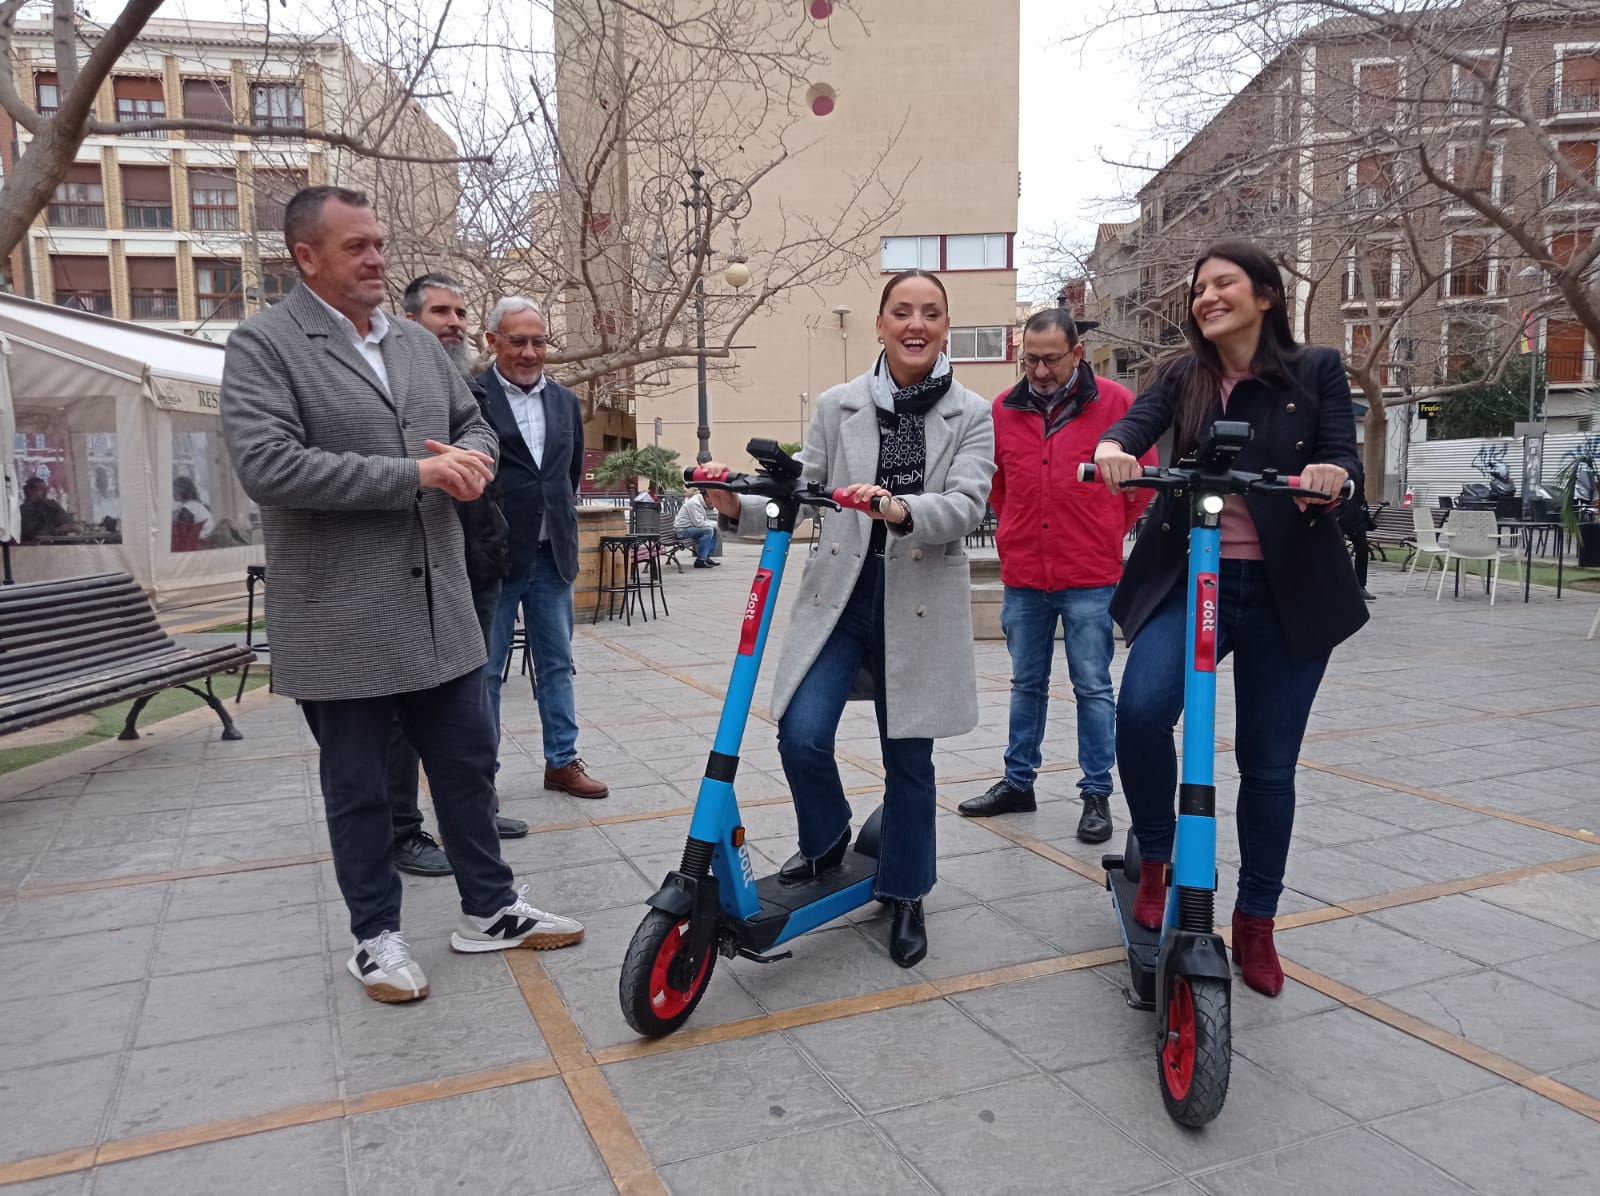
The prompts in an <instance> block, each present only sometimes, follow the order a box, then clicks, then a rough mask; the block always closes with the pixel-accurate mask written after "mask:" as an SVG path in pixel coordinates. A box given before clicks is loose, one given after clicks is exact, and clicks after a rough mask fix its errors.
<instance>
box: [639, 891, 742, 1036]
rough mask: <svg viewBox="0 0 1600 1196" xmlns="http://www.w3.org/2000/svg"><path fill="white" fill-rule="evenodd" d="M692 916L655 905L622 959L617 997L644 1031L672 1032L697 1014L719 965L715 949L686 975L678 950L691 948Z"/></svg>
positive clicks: (640, 1030)
mask: <svg viewBox="0 0 1600 1196" xmlns="http://www.w3.org/2000/svg"><path fill="white" fill-rule="evenodd" d="M688 933H689V919H688V918H679V917H675V916H673V915H672V914H669V913H667V912H666V911H664V910H659V909H653V910H651V911H650V912H649V913H648V914H646V915H645V918H644V921H643V922H640V923H639V929H638V930H636V931H634V932H633V941H632V942H631V943H629V944H628V954H627V956H626V957H625V958H624V959H623V961H622V978H621V981H620V983H619V986H618V993H617V995H618V997H619V998H620V999H621V1001H622V1016H623V1017H625V1018H627V1019H628V1025H630V1026H632V1027H633V1028H634V1029H635V1030H636V1031H638V1032H639V1033H640V1034H643V1035H645V1036H646V1037H649V1038H660V1037H661V1036H662V1035H664V1034H671V1033H672V1032H673V1031H674V1030H676V1029H677V1028H678V1027H679V1026H681V1025H683V1023H684V1022H686V1021H688V1020H689V1015H690V1014H691V1013H693V1012H694V1008H695V1006H696V1005H698V1004H699V1003H700V998H701V997H702V996H704V995H705V991H706V985H707V984H708V983H709V982H710V980H711V972H712V969H713V968H714V967H715V966H716V959H717V953H716V950H715V949H713V950H710V951H707V952H706V957H705V959H704V960H702V961H701V963H700V968H699V972H698V974H697V975H695V976H693V977H685V976H684V975H683V974H682V973H683V972H684V971H685V970H686V969H685V967H684V959H683V958H682V957H681V955H680V953H681V952H682V951H684V950H686V949H687V947H688Z"/></svg>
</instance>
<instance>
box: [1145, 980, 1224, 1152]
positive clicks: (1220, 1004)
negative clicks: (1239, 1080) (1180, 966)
mask: <svg viewBox="0 0 1600 1196" xmlns="http://www.w3.org/2000/svg"><path fill="white" fill-rule="evenodd" d="M1180 981H1182V982H1185V983H1187V984H1188V986H1189V994H1190V999H1191V1000H1192V1002H1193V1006H1194V1062H1193V1070H1192V1074H1191V1077H1190V1080H1189V1084H1188V1088H1187V1090H1186V1091H1185V1092H1184V1093H1183V1094H1182V1095H1181V1096H1174V1095H1173V1092H1172V1088H1171V1085H1170V1077H1169V1074H1168V1069H1167V1063H1166V1056H1165V1044H1164V1043H1163V1044H1160V1045H1158V1046H1157V1048H1156V1073H1157V1074H1156V1081H1157V1083H1159V1084H1160V1086H1161V1100H1162V1102H1163V1103H1164V1104H1165V1105H1166V1106H1167V1115H1168V1116H1169V1117H1171V1118H1172V1120H1174V1121H1176V1122H1177V1123H1178V1124H1179V1125H1183V1126H1188V1127H1189V1128H1190V1129H1199V1128H1200V1127H1201V1126H1203V1125H1206V1124H1208V1123H1209V1122H1210V1121H1211V1120H1212V1119H1213V1118H1214V1117H1216V1115H1217V1114H1218V1113H1220V1112H1222V1105H1223V1102H1224V1101H1226V1100H1227V1099H1228V1074H1229V1072H1230V1070H1231V1069H1232V1065H1233V1021H1232V1012H1231V1009H1230V1006H1229V999H1228V989H1229V986H1228V983H1227V982H1226V981H1224V980H1218V979H1215V978H1214V977H1210V976H1195V977H1192V978H1185V977H1175V978H1174V984H1175V985H1176V984H1177V983H1178V982H1180ZM1169 1000H1170V998H1169ZM1169 1029H1170V1027H1169Z"/></svg>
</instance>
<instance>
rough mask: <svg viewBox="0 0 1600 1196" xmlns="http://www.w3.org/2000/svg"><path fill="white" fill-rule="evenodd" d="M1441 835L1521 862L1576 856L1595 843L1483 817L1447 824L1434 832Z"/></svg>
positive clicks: (1590, 849) (1592, 848)
mask: <svg viewBox="0 0 1600 1196" xmlns="http://www.w3.org/2000/svg"><path fill="white" fill-rule="evenodd" d="M1433 834H1434V835H1435V836H1436V837H1437V838H1440V839H1448V840H1449V841H1450V842H1452V843H1460V844H1462V845H1463V846H1466V847H1470V848H1473V849H1474V850H1478V851H1482V852H1483V853H1484V854H1485V855H1486V856H1488V855H1495V856H1500V857H1502V858H1504V859H1507V860H1510V861H1511V863H1512V866H1515V865H1518V864H1544V863H1548V862H1549V861H1551V860H1567V859H1571V858H1572V857H1573V856H1580V855H1593V854H1594V853H1595V849H1596V846H1597V845H1596V844H1594V843H1590V842H1584V841H1582V840H1579V839H1573V838H1570V837H1568V836H1566V835H1553V834H1551V833H1550V832H1549V831H1541V830H1536V829H1535V828H1533V827H1531V826H1519V825H1518V824H1517V823H1515V822H1503V821H1501V820H1499V819H1481V820H1479V821H1477V822H1470V823H1467V824H1465V825H1463V826H1447V827H1441V828H1440V829H1438V830H1436V831H1434V832H1433Z"/></svg>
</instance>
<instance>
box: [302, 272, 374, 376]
mask: <svg viewBox="0 0 1600 1196" xmlns="http://www.w3.org/2000/svg"><path fill="white" fill-rule="evenodd" d="M306 294H308V295H310V296H311V297H312V298H313V299H315V300H316V301H317V302H318V303H320V304H322V306H323V307H325V308H327V309H328V310H329V311H330V312H332V313H333V318H334V319H336V320H338V321H339V323H340V325H342V326H343V328H344V330H345V335H347V336H348V337H349V338H350V343H351V344H352V345H354V346H355V349H356V352H357V353H359V354H361V356H362V357H364V358H366V359H367V364H368V365H370V366H371V367H372V372H373V373H374V374H376V375H377V376H378V381H379V382H380V383H381V384H382V386H383V391H384V393H385V394H389V371H388V370H386V369H384V368H383V338H384V337H386V336H388V335H389V317H388V316H386V315H384V314H383V309H382V308H380V307H375V308H373V309H372V321H371V327H370V328H369V329H368V330H367V335H366V336H362V335H361V334H360V333H359V332H357V331H356V326H355V324H353V323H352V322H351V320H350V317H349V316H347V315H345V314H344V312H342V311H340V310H339V309H338V308H336V307H335V306H333V304H331V303H329V302H328V301H327V300H326V299H324V298H323V297H322V296H321V295H319V294H317V293H316V292H315V291H313V290H312V289H311V288H310V287H307V288H306Z"/></svg>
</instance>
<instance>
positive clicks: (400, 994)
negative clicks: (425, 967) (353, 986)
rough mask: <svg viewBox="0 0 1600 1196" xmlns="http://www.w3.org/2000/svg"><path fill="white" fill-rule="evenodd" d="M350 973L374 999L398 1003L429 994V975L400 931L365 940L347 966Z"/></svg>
mask: <svg viewBox="0 0 1600 1196" xmlns="http://www.w3.org/2000/svg"><path fill="white" fill-rule="evenodd" d="M346 966H347V967H348V968H349V969H350V974H351V975H352V976H354V977H355V978H356V979H357V980H359V981H361V983H362V984H364V985H366V986H367V996H369V997H371V998H372V999H373V1000H374V1001H383V1002H385V1003H386V1004H391V1005H393V1004H398V1003H400V1002H402V1001H416V1000H419V999H420V998H422V997H425V996H427V995H428V978H427V977H426V976H424V975H423V974H422V966H421V965H420V964H419V963H417V961H416V960H414V959H412V958H411V949H410V948H409V947H407V946H406V941H405V939H403V938H402V937H401V936H400V932H399V931H398V930H385V931H384V932H383V933H382V934H380V935H378V936H377V938H370V939H362V940H361V941H360V942H359V943H357V944H356V949H355V954H353V955H351V956H350V960H349V963H348V964H347V965H346Z"/></svg>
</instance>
